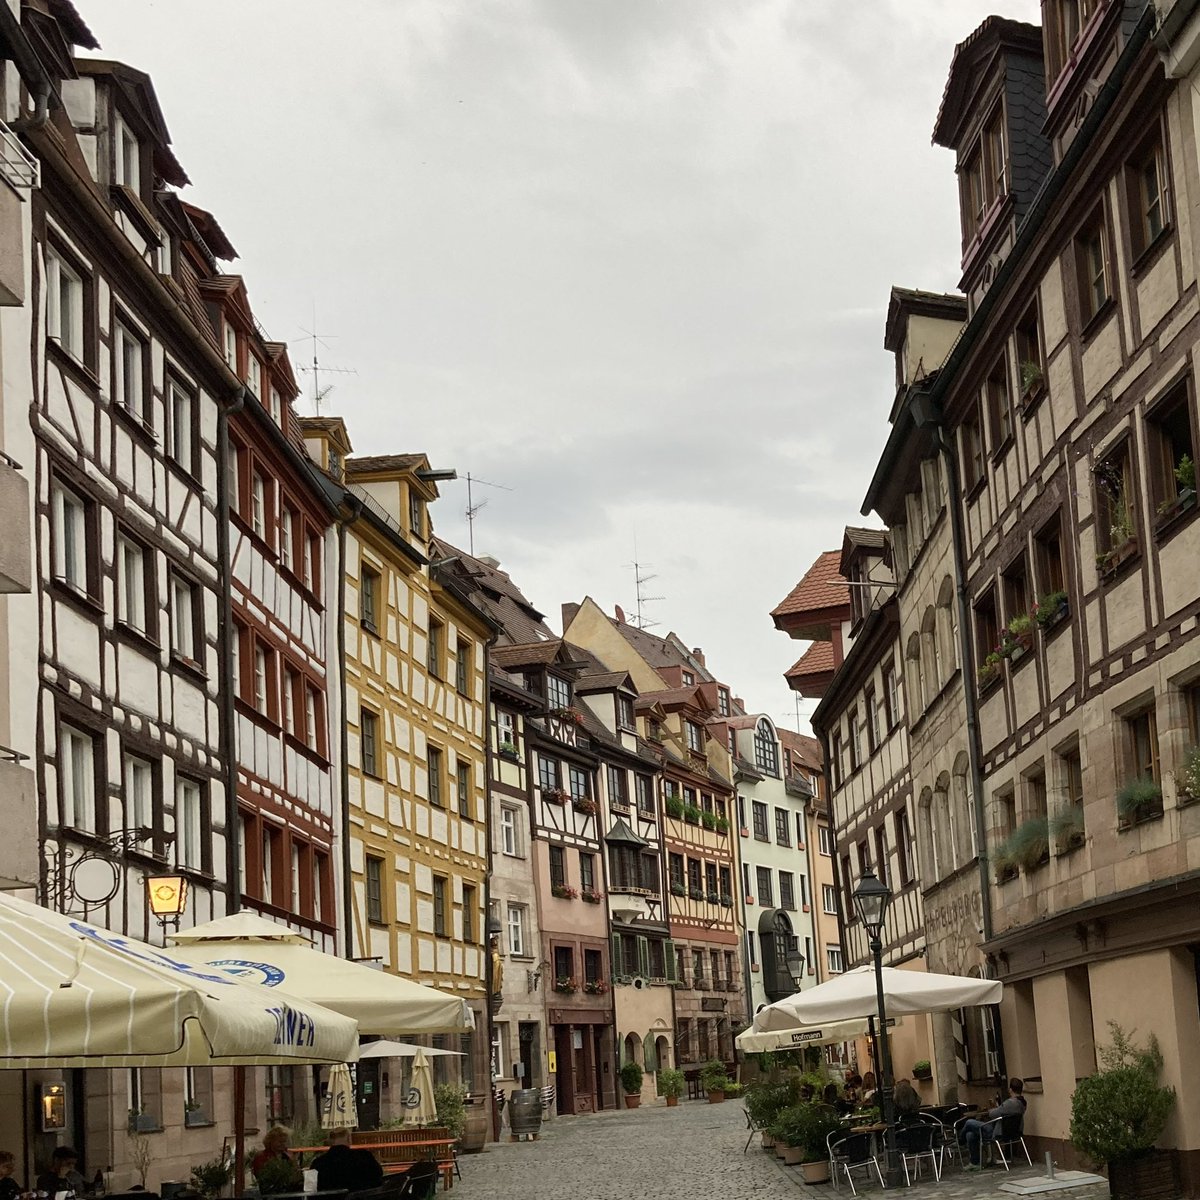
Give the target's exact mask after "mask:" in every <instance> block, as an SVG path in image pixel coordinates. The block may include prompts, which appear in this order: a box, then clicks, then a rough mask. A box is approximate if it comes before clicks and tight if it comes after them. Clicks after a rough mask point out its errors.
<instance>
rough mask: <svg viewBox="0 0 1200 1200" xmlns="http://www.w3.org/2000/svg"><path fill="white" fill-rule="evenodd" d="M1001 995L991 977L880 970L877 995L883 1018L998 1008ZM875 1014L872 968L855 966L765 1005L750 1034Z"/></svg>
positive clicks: (1002, 986) (1002, 987) (1000, 989)
mask: <svg viewBox="0 0 1200 1200" xmlns="http://www.w3.org/2000/svg"><path fill="white" fill-rule="evenodd" d="M1003 993H1004V985H1003V984H1002V983H1000V982H999V981H998V980H994V979H974V978H972V977H970V976H967V975H938V974H935V973H931V972H925V971H901V970H899V969H898V968H896V967H884V968H883V994H884V998H885V1000H886V1002H887V1012H888V1016H889V1017H903V1016H907V1015H908V1014H910V1013H929V1012H945V1011H947V1010H948V1009H952V1008H971V1007H975V1006H978V1005H982V1004H999V1003H1000V997H1001V996H1002V995H1003ZM876 1012H877V1001H876V993H875V969H874V967H855V969H854V970H853V971H847V972H846V973H845V974H844V975H839V976H838V977H837V978H836V979H831V980H829V981H828V982H827V983H822V984H818V986H817V987H815V988H809V989H808V990H807V991H803V992H797V993H796V994H795V995H794V996H789V997H788V998H787V999H786V1000H777V1001H776V1002H775V1003H774V1004H768V1005H767V1006H766V1007H765V1008H763V1009H761V1010H760V1011H759V1012H758V1013H757V1015H756V1016H755V1018H754V1025H753V1029H754V1032H756V1033H768V1032H770V1031H772V1030H779V1029H796V1028H804V1027H807V1026H813V1025H820V1024H822V1023H823V1022H826V1021H847V1020H851V1019H852V1018H855V1017H862V1018H866V1017H873V1016H875V1014H876Z"/></svg>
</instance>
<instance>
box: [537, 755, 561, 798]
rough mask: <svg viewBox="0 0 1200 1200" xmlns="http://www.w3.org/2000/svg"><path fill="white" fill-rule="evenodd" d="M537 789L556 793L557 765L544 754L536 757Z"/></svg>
mask: <svg viewBox="0 0 1200 1200" xmlns="http://www.w3.org/2000/svg"><path fill="white" fill-rule="evenodd" d="M537 764H538V787H540V788H541V789H542V791H543V792H556V791H558V763H557V762H556V761H555V760H554V759H552V758H547V757H546V755H544V754H539V755H538V756H537Z"/></svg>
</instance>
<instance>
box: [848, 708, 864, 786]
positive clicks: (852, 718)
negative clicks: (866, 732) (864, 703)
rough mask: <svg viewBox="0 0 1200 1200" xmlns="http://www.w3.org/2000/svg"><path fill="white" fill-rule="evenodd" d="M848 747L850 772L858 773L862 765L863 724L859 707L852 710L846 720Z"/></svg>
mask: <svg viewBox="0 0 1200 1200" xmlns="http://www.w3.org/2000/svg"><path fill="white" fill-rule="evenodd" d="M846 729H847V734H848V736H847V738H846V745H847V746H848V747H849V748H850V770H851V771H857V770H858V768H859V766H860V765H861V764H862V760H863V754H862V724H861V722H860V721H859V719H858V707H857V705H856V706H855V707H854V708H852V709H851V710H850V715H849V716H848V717H847V718H846Z"/></svg>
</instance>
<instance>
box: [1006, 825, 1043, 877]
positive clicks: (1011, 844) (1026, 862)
mask: <svg viewBox="0 0 1200 1200" xmlns="http://www.w3.org/2000/svg"><path fill="white" fill-rule="evenodd" d="M1007 849H1008V853H1009V855H1010V857H1011V858H1012V859H1013V860H1014V861H1015V862H1017V863H1019V864H1020V865H1021V866H1022V867H1024V869H1025V870H1026V871H1032V870H1033V869H1034V868H1035V867H1037V866H1039V865H1040V864H1041V863H1044V862H1045V861H1046V859H1047V858H1049V857H1050V824H1049V822H1048V821H1047V820H1046V818H1045V817H1030V818H1029V820H1028V821H1022V822H1021V824H1020V825H1018V826H1017V828H1016V829H1015V830H1014V831H1013V834H1012V836H1011V837H1010V838H1009V839H1008V842H1007Z"/></svg>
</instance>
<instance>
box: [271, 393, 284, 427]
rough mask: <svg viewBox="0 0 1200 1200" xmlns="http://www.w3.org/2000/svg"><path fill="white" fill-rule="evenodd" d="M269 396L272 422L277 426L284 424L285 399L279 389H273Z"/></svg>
mask: <svg viewBox="0 0 1200 1200" xmlns="http://www.w3.org/2000/svg"><path fill="white" fill-rule="evenodd" d="M269 395H270V403H269V407H270V410H271V420H272V421H274V422H275V424H276V425H279V424H281V423H282V419H283V398H282V397H281V396H280V394H279V389H278V388H272V389H271V391H270V393H269Z"/></svg>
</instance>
